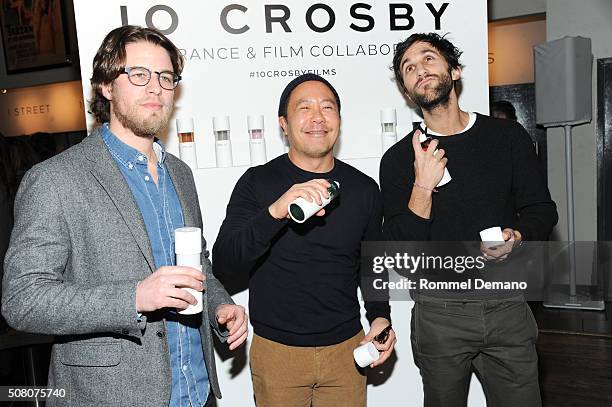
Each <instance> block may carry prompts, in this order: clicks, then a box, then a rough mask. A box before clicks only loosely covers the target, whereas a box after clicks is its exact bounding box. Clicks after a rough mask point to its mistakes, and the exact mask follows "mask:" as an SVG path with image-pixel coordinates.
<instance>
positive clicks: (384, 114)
mask: <svg viewBox="0 0 612 407" xmlns="http://www.w3.org/2000/svg"><path fill="white" fill-rule="evenodd" d="M380 122H381V123H393V124H397V112H396V111H395V109H383V110H381V111H380Z"/></svg>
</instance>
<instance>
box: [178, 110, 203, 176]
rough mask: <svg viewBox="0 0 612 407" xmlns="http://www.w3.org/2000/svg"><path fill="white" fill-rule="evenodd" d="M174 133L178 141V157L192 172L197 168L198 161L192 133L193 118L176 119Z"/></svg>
mask: <svg viewBox="0 0 612 407" xmlns="http://www.w3.org/2000/svg"><path fill="white" fill-rule="evenodd" d="M176 132H177V134H178V139H179V157H180V158H181V160H183V162H185V164H187V165H188V166H189V167H190V168H191V169H192V170H195V169H196V168H198V159H197V155H196V146H195V138H194V133H193V118H188V119H176Z"/></svg>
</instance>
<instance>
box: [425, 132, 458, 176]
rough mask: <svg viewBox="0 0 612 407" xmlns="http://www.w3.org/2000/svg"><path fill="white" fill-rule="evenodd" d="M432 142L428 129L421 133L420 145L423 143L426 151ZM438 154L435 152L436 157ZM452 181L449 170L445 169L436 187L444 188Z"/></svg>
mask: <svg viewBox="0 0 612 407" xmlns="http://www.w3.org/2000/svg"><path fill="white" fill-rule="evenodd" d="M430 141H431V137H427V127H425V132H421V135H420V136H419V143H421V147H423V149H424V150H427V147H428V146H429V142H430ZM437 153H438V149H436V151H434V155H436V154H437ZM452 179H453V177H451V175H450V172H448V168H446V167H444V175H442V179H441V180H440V182H438V185H436V187H441V186H444V185H446V184H448V183H449V182H451V181H452Z"/></svg>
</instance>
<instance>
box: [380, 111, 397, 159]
mask: <svg viewBox="0 0 612 407" xmlns="http://www.w3.org/2000/svg"><path fill="white" fill-rule="evenodd" d="M380 125H381V127H382V153H383V154H384V153H385V151H387V150H388V149H389V147H391V146H392V145H394V144H395V143H397V112H396V111H395V109H383V110H381V111H380Z"/></svg>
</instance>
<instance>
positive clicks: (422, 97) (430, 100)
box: [408, 71, 454, 110]
mask: <svg viewBox="0 0 612 407" xmlns="http://www.w3.org/2000/svg"><path fill="white" fill-rule="evenodd" d="M437 77H438V84H437V85H436V87H435V88H434V89H433V95H432V96H430V94H431V92H427V91H425V92H424V93H417V92H416V90H415V91H412V92H410V91H408V96H409V97H410V99H411V100H412V101H413V102H414V103H415V104H416V105H417V106H419V107H420V108H421V109H423V110H433V109H435V108H436V107H439V106H446V105H447V104H448V100H449V98H450V93H451V90H452V89H453V85H454V84H453V80H452V78H451V73H450V71H449V72H445V73H443V74H441V75H437Z"/></svg>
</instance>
